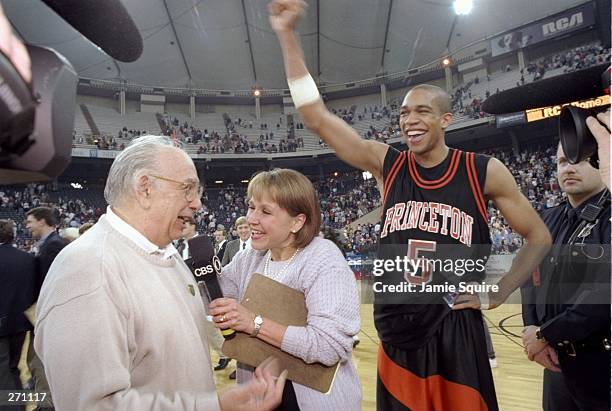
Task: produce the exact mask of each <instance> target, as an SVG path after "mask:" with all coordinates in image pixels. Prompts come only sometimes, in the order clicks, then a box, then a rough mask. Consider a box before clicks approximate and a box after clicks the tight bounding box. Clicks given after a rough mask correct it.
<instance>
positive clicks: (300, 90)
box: [287, 74, 320, 108]
mask: <svg viewBox="0 0 612 411" xmlns="http://www.w3.org/2000/svg"><path fill="white" fill-rule="evenodd" d="M287 84H288V85H289V91H290V92H291V98H292V99H293V104H294V105H295V108H300V107H302V106H305V105H307V104H312V103H314V102H315V101H317V100H318V99H319V98H320V96H319V90H318V89H317V85H316V84H315V82H314V80H313V79H312V76H311V75H310V74H306V75H305V76H304V77H300V78H297V79H294V80H289V79H287Z"/></svg>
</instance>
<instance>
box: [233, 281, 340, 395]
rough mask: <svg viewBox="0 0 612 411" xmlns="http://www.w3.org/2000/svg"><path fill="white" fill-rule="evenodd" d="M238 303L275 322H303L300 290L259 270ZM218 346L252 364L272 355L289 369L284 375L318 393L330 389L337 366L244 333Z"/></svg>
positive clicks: (304, 307) (305, 315)
mask: <svg viewBox="0 0 612 411" xmlns="http://www.w3.org/2000/svg"><path fill="white" fill-rule="evenodd" d="M241 304H242V305H243V306H245V307H246V308H248V309H249V310H251V311H252V312H254V313H258V314H260V315H261V316H262V317H264V318H269V319H270V320H272V321H275V322H277V323H279V324H283V325H295V326H305V325H306V324H307V322H306V320H307V316H308V310H307V308H306V299H305V297H304V294H303V293H302V292H300V291H298V290H295V289H293V288H291V287H287V286H286V285H284V284H281V283H279V282H277V281H274V280H271V279H269V278H268V277H265V276H263V275H261V274H257V273H255V274H253V276H252V277H251V281H250V282H249V285H248V287H247V290H246V293H245V294H244V298H243V299H242V302H241ZM222 350H223V353H224V354H225V355H227V356H228V357H231V358H235V359H236V360H238V361H239V362H241V363H244V364H247V365H250V366H252V367H257V366H258V365H259V364H260V363H261V362H262V361H263V360H265V359H266V358H268V357H269V356H271V355H272V356H274V357H276V358H278V359H279V360H280V363H281V369H286V370H287V371H288V372H289V373H288V375H287V378H288V379H290V380H291V381H294V382H296V383H298V384H301V385H304V386H306V387H309V388H312V389H313V390H317V391H319V392H322V393H328V392H329V391H331V387H332V384H333V382H334V378H335V376H336V373H337V371H338V366H339V363H338V364H336V365H333V366H330V367H328V366H326V365H323V364H320V363H314V364H307V363H306V362H304V360H302V359H301V358H297V357H294V356H293V355H291V354H288V353H286V352H284V351H282V350H281V349H280V348H277V347H274V346H273V345H271V344H268V343H266V342H264V341H262V340H260V339H259V338H251V337H249V336H248V335H247V334H245V333H236V336H235V337H234V338H232V339H231V340H226V341H225V342H224V343H223V348H222Z"/></svg>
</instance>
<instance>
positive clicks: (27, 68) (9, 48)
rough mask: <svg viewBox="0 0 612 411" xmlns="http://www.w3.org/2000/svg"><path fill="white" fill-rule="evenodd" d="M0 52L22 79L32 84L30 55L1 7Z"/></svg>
mask: <svg viewBox="0 0 612 411" xmlns="http://www.w3.org/2000/svg"><path fill="white" fill-rule="evenodd" d="M0 51H2V52H3V53H4V54H5V55H6V57H8V59H9V60H10V61H11V63H13V65H14V66H15V68H16V69H17V71H18V72H19V74H20V75H21V77H22V78H23V79H24V80H25V81H26V82H28V83H30V82H32V68H31V63H30V55H29V54H28V51H27V50H26V48H25V46H24V45H23V43H22V42H21V40H19V39H18V38H17V37H15V35H14V34H13V30H12V29H11V24H10V23H9V21H8V20H7V18H6V16H5V15H4V11H3V10H2V7H1V6H0Z"/></svg>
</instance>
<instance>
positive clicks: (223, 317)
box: [221, 314, 225, 323]
mask: <svg viewBox="0 0 612 411" xmlns="http://www.w3.org/2000/svg"><path fill="white" fill-rule="evenodd" d="M221 322H222V323H224V322H225V314H223V315H222V316H221Z"/></svg>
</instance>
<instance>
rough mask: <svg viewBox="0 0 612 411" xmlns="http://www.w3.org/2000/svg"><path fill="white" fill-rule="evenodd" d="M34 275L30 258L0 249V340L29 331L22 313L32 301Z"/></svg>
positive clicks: (6, 247) (4, 246)
mask: <svg viewBox="0 0 612 411" xmlns="http://www.w3.org/2000/svg"><path fill="white" fill-rule="evenodd" d="M36 275H37V269H36V259H35V258H34V256H33V255H31V254H28V253H26V252H25V251H21V250H18V249H17V248H15V247H13V246H12V245H10V244H2V245H0V337H5V336H9V335H14V334H17V333H19V332H22V331H27V330H31V329H32V324H30V322H29V321H28V319H27V318H26V317H25V315H23V312H24V311H25V310H26V309H27V308H28V307H30V306H31V305H32V304H34V301H36V290H37V288H36V287H37V277H36Z"/></svg>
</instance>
